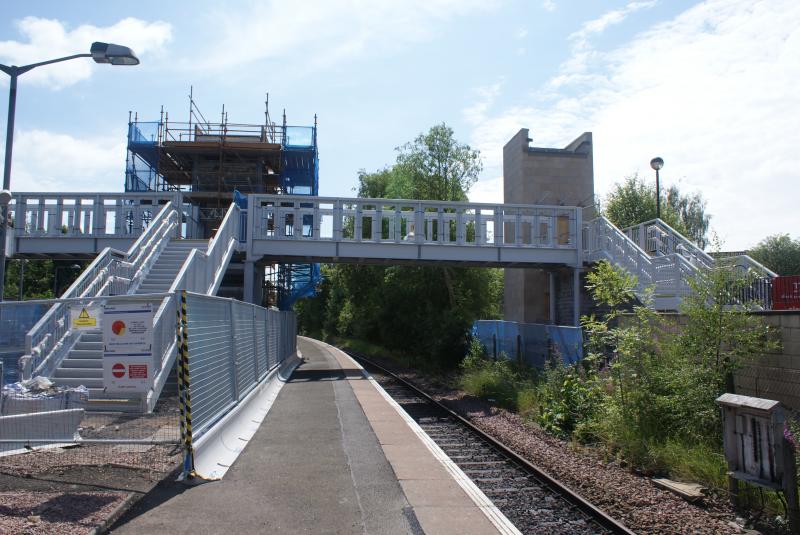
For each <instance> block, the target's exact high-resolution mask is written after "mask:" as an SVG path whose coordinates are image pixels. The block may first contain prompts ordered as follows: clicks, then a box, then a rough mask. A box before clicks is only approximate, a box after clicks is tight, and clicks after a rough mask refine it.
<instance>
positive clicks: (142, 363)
mask: <svg viewBox="0 0 800 535" xmlns="http://www.w3.org/2000/svg"><path fill="white" fill-rule="evenodd" d="M103 386H104V387H105V389H106V392H130V393H132V392H147V391H149V390H150V388H152V386H153V357H152V356H146V357H142V356H132V355H114V356H113V357H108V356H106V357H104V358H103Z"/></svg>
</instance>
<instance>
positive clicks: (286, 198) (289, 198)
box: [248, 193, 579, 210]
mask: <svg viewBox="0 0 800 535" xmlns="http://www.w3.org/2000/svg"><path fill="white" fill-rule="evenodd" d="M252 196H254V197H256V198H257V199H256V200H258V201H263V200H276V201H278V202H303V203H314V204H334V203H341V204H350V203H357V204H380V205H388V204H401V205H403V206H407V207H411V206H415V205H417V204H423V205H425V206H426V207H436V206H441V207H443V208H454V207H456V206H457V207H460V208H465V209H470V208H472V207H480V208H494V207H497V208H503V209H509V208H513V209H517V208H525V209H536V208H544V209H551V208H558V209H563V210H570V209H574V210H577V209H578V208H579V207H576V206H557V205H551V204H504V203H486V202H471V201H436V200H426V199H384V198H382V197H378V198H374V197H351V198H344V197H319V196H309V195H273V194H265V193H258V194H254V195H252ZM249 203H250V204H252V203H253V201H252V200H251V201H249ZM249 207H250V206H249V205H248V208H249Z"/></svg>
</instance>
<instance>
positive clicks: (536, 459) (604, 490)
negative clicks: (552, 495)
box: [370, 357, 753, 535]
mask: <svg viewBox="0 0 800 535" xmlns="http://www.w3.org/2000/svg"><path fill="white" fill-rule="evenodd" d="M370 358H371V359H372V360H374V361H376V362H378V363H380V364H381V365H382V366H384V367H386V368H387V369H390V370H392V371H394V372H395V373H398V375H400V376H401V377H403V378H404V379H406V380H409V381H411V382H413V383H415V384H417V385H418V386H419V387H420V388H422V389H423V390H425V391H426V392H428V394H429V395H431V396H432V397H434V398H436V399H437V400H438V401H440V402H443V403H444V404H445V405H447V406H449V407H450V408H451V409H453V410H454V411H456V412H458V413H459V414H461V415H462V416H464V417H466V418H468V419H469V420H471V421H472V423H473V424H475V425H476V426H477V427H479V428H480V429H481V430H483V431H484V432H486V433H487V434H490V435H492V436H493V437H495V438H497V439H499V440H500V441H501V442H503V443H505V444H506V445H507V446H508V447H510V448H511V449H513V450H514V451H516V452H517V453H518V454H520V455H521V456H523V457H525V458H526V459H528V460H529V461H530V462H531V463H532V464H534V465H536V466H538V467H539V468H540V469H542V470H544V471H545V472H548V473H549V474H550V475H551V476H553V477H555V478H556V479H558V480H559V481H561V482H562V483H563V484H565V485H567V486H569V487H571V488H572V489H573V490H575V491H577V492H578V493H579V494H580V495H582V496H583V497H584V498H585V499H587V500H589V501H590V502H592V503H593V504H594V505H596V506H597V507H599V508H600V509H602V510H603V511H605V512H606V513H607V514H609V515H611V516H612V517H614V518H616V519H617V520H618V521H620V522H622V523H623V524H625V525H626V526H627V527H628V528H629V529H631V530H633V531H635V532H637V533H646V534H664V535H667V534H670V535H672V534H675V535H689V534H692V535H711V534H714V535H716V534H720V535H721V534H726V535H727V534H731V533H745V532H747V531H748V530H745V528H743V527H742V526H741V519H739V518H737V515H736V513H735V512H734V511H733V509H732V508H731V507H730V505H729V504H728V503H727V502H726V501H723V500H721V499H718V498H715V497H714V496H709V497H707V498H706V499H705V500H704V503H703V504H700V505H693V504H690V503H688V502H686V501H684V500H683V499H681V498H680V497H678V496H676V495H675V494H672V493H671V492H668V491H664V490H661V489H659V488H657V487H655V486H654V485H653V483H652V482H651V481H650V479H648V478H646V477H641V476H639V475H636V474H634V473H632V472H630V471H629V470H626V469H625V468H623V467H621V466H619V465H618V464H616V463H608V462H606V461H605V460H604V459H603V457H602V456H601V455H600V454H599V452H597V451H595V450H592V449H591V448H583V449H580V450H578V449H576V448H575V447H574V446H573V445H572V444H571V443H569V442H565V441H563V440H560V439H558V438H555V437H553V436H551V435H548V434H547V433H545V432H544V431H542V429H541V428H539V427H538V426H537V425H535V424H533V423H530V422H527V421H525V420H523V419H522V418H521V417H520V416H518V415H516V414H513V413H510V412H508V411H506V410H504V409H500V408H497V407H494V406H492V405H491V404H490V403H487V402H486V401H483V400H481V399H478V398H476V397H474V396H471V395H469V394H467V393H465V392H463V391H460V390H457V389H453V388H450V387H449V386H448V385H445V384H443V383H441V382H438V381H434V380H431V379H429V378H426V377H423V376H420V375H418V374H416V373H414V372H411V371H408V370H403V369H399V368H398V366H397V365H396V364H395V363H393V362H391V361H388V360H386V359H378V358H373V357H370ZM750 533H753V532H752V531H750Z"/></svg>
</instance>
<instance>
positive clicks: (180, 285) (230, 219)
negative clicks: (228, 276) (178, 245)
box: [170, 203, 241, 295]
mask: <svg viewBox="0 0 800 535" xmlns="http://www.w3.org/2000/svg"><path fill="white" fill-rule="evenodd" d="M240 224H241V217H240V210H239V207H238V206H237V205H236V204H235V203H231V205H230V207H229V208H228V211H227V212H226V214H225V218H224V219H223V220H222V224H220V226H219V229H218V230H217V232H216V234H214V237H213V238H212V239H211V240H209V244H208V249H207V250H206V251H200V250H198V249H194V250H193V251H192V252H191V253H189V257H188V258H187V259H186V261H185V262H184V263H183V266H181V270H180V271H179V272H178V276H177V277H176V278H175V282H173V283H172V286H171V287H170V292H175V291H178V290H187V291H190V292H196V293H199V294H204V295H213V294H214V293H216V290H217V288H219V284H220V282H221V281H222V277H223V275H225V269H226V268H227V266H228V261H229V260H230V257H231V255H232V254H233V252H234V251H235V250H236V247H237V245H238V243H239V238H240V229H239V226H240Z"/></svg>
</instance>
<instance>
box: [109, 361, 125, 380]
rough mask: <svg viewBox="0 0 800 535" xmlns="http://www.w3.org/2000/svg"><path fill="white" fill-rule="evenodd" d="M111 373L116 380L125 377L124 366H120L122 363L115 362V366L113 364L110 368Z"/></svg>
mask: <svg viewBox="0 0 800 535" xmlns="http://www.w3.org/2000/svg"><path fill="white" fill-rule="evenodd" d="M111 373H112V374H113V375H114V377H116V378H117V379H120V378H122V377H123V376H124V375H125V365H124V364H122V363H120V362H117V363H116V364H114V366H113V367H112V368H111Z"/></svg>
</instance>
